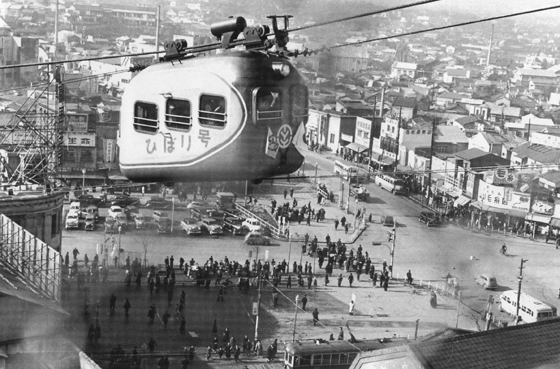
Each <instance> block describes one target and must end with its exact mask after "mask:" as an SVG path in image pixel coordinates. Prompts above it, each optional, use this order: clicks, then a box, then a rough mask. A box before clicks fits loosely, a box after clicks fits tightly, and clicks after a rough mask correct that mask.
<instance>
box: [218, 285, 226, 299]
mask: <svg viewBox="0 0 560 369" xmlns="http://www.w3.org/2000/svg"><path fill="white" fill-rule="evenodd" d="M216 301H224V286H220V289H219V290H218V299H217V300H216Z"/></svg>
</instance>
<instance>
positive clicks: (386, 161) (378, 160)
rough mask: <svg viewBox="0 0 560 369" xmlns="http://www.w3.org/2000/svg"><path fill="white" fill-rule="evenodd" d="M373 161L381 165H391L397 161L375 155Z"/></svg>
mask: <svg viewBox="0 0 560 369" xmlns="http://www.w3.org/2000/svg"><path fill="white" fill-rule="evenodd" d="M371 161H373V162H375V163H378V164H381V165H391V164H393V163H394V162H395V160H393V159H392V158H390V157H388V156H383V155H378V156H375V155H374V156H372V158H371Z"/></svg>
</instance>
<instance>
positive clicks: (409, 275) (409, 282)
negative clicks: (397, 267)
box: [406, 269, 413, 284]
mask: <svg viewBox="0 0 560 369" xmlns="http://www.w3.org/2000/svg"><path fill="white" fill-rule="evenodd" d="M406 281H407V282H408V284H412V281H413V278H412V273H411V272H410V269H409V270H408V272H407V273H406Z"/></svg>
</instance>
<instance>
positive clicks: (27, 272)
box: [0, 214, 61, 301]
mask: <svg viewBox="0 0 560 369" xmlns="http://www.w3.org/2000/svg"><path fill="white" fill-rule="evenodd" d="M0 264H2V265H4V267H5V268H6V269H7V270H8V271H10V272H11V273H13V274H14V275H15V276H16V277H17V279H18V280H19V281H20V282H21V283H23V284H25V285H26V286H27V287H28V288H29V289H30V290H32V291H33V292H35V293H37V294H41V295H43V296H46V297H48V298H50V299H52V300H54V301H58V300H59V297H60V293H59V292H60V276H61V269H60V268H61V257H60V253H59V252H58V251H56V250H55V249H53V248H52V247H50V246H49V245H47V244H46V243H44V242H43V241H41V240H40V239H38V238H37V237H35V236H34V235H32V234H31V233H30V232H28V231H26V230H25V229H23V228H22V227H21V226H20V225H18V224H17V223H15V222H14V221H12V220H11V219H10V218H8V217H7V216H5V215H4V214H0ZM14 288H16V287H15V286H14Z"/></svg>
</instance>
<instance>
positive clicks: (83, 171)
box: [82, 168, 86, 194]
mask: <svg viewBox="0 0 560 369" xmlns="http://www.w3.org/2000/svg"><path fill="white" fill-rule="evenodd" d="M84 193H86V169H85V168H84V169H82V194H84Z"/></svg>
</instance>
